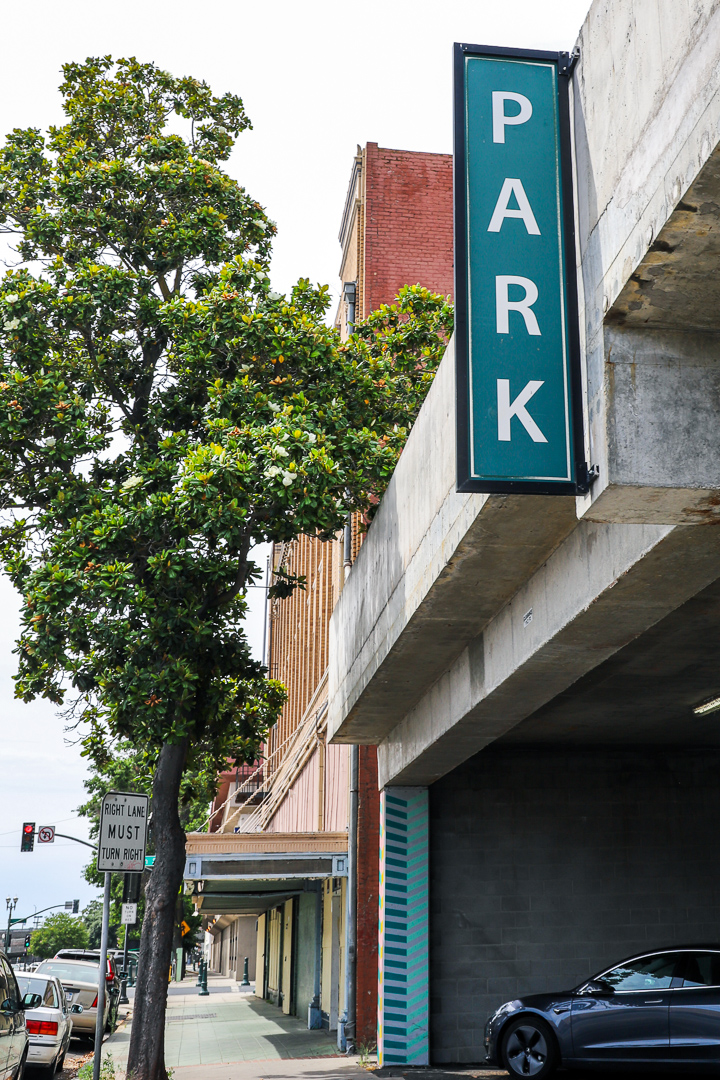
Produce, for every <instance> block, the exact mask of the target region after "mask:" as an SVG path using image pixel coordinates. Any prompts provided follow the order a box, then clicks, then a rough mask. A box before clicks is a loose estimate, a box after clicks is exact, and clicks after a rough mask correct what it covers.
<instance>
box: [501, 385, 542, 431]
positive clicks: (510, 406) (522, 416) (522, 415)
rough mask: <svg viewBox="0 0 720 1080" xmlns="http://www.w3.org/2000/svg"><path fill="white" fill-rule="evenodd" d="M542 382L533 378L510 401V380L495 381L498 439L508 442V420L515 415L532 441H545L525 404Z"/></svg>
mask: <svg viewBox="0 0 720 1080" xmlns="http://www.w3.org/2000/svg"><path fill="white" fill-rule="evenodd" d="M541 386H542V382H538V381H537V380H536V379H533V380H532V382H529V383H528V384H527V386H526V387H525V389H524V390H521V391H520V393H519V394H518V396H517V397H516V398H515V400H514V401H513V402H512V403H511V402H510V380H509V379H498V381H497V407H498V441H499V442H510V421H511V420H512V418H513V416H517V418H518V420H519V421H520V423H521V424H522V426H523V427H524V428H525V430H526V431H527V433H528V435H529V436H530V438H531V439H532V441H533V442H547V439H546V438H545V436H544V435H543V433H542V431H541V430H540V428H539V427H538V426H537V424H536V423H535V421H534V420H533V418H532V416H531V415H530V413H529V412H528V411H527V409H526V408H525V406H526V405H527V403H528V401H529V400H530V398H531V397H532V396H533V394H536V393H537V392H538V390H539V389H540V387H541Z"/></svg>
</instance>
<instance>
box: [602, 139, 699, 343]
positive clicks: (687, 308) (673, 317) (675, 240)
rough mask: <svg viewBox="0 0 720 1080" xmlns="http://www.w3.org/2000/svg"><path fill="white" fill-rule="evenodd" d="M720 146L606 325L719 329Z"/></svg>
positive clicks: (639, 267) (663, 231) (657, 240)
mask: <svg viewBox="0 0 720 1080" xmlns="http://www.w3.org/2000/svg"><path fill="white" fill-rule="evenodd" d="M718 266H720V146H718V147H716V149H715V150H714V151H713V153H712V154H711V155H710V158H709V159H708V161H707V162H706V164H705V165H704V166H703V168H702V170H701V171H700V173H699V174H698V176H697V178H696V179H695V180H694V181H693V183H692V184H691V185H690V187H689V188H688V190H687V192H686V193H685V195H684V196H683V198H682V199H681V200H680V202H679V203H678V204H677V207H676V208H675V210H674V211H673V213H672V214H671V215H670V218H669V220H668V222H667V223H666V224H665V226H664V227H663V228H662V229H661V230H660V233H659V234H658V236H657V237H656V238H655V240H654V242H653V243H652V244H651V246H650V249H649V251H648V253H647V255H646V256H645V257H644V259H643V260H642V262H641V263H640V265H639V266H638V268H637V269H636V271H635V273H634V274H632V275H631V277H630V279H629V281H628V282H627V284H626V285H625V287H624V289H623V290H622V292H621V293H620V295H619V296H618V298H617V300H616V301H615V303H614V304H613V306H612V308H611V309H610V311H609V312H608V313H607V315H606V317H605V318H606V322H608V323H611V324H614V325H618V326H627V327H633V328H635V329H641V328H645V329H648V330H659V329H673V330H705V331H708V330H710V331H718V330H720V280H719V279H718V273H717V268H718Z"/></svg>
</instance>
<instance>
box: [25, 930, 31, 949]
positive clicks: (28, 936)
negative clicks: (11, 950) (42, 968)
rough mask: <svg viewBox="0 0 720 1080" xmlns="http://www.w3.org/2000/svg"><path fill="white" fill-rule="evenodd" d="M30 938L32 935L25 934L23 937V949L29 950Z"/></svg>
mask: <svg viewBox="0 0 720 1080" xmlns="http://www.w3.org/2000/svg"><path fill="white" fill-rule="evenodd" d="M31 937H32V934H26V935H25V948H26V949H29V948H30V938H31Z"/></svg>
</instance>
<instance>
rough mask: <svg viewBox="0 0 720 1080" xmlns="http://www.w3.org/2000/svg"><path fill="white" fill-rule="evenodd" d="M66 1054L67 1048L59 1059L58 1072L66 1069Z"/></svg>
mask: <svg viewBox="0 0 720 1080" xmlns="http://www.w3.org/2000/svg"><path fill="white" fill-rule="evenodd" d="M66 1053H67V1047H66V1048H65V1050H63V1052H62V1054H61V1055H60V1057H59V1058H58V1063H57V1071H58V1072H62V1071H63V1069H64V1068H65V1055H66Z"/></svg>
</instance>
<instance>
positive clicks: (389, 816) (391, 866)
mask: <svg viewBox="0 0 720 1080" xmlns="http://www.w3.org/2000/svg"><path fill="white" fill-rule="evenodd" d="M428 996H429V986H428V793H427V788H420V787H417V788H416V787H407V788H401V787H396V788H392V787H391V788H386V789H385V790H384V791H382V792H381V793H380V948H379V957H378V1064H379V1065H380V1066H381V1067H382V1066H383V1065H427V1064H428V1063H429V1058H428V1052H429V1045H428Z"/></svg>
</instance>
